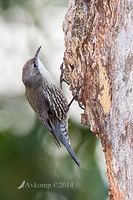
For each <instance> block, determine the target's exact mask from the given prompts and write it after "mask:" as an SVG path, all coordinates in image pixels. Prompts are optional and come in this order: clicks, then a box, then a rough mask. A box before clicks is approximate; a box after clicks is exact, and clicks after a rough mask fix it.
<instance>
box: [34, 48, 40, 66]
mask: <svg viewBox="0 0 133 200" xmlns="http://www.w3.org/2000/svg"><path fill="white" fill-rule="evenodd" d="M41 47H42V46H40V47H39V48H38V49H37V51H36V53H35V63H36V64H37V63H38V54H39V52H40V49H41Z"/></svg>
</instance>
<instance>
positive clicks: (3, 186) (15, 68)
mask: <svg viewBox="0 0 133 200" xmlns="http://www.w3.org/2000/svg"><path fill="white" fill-rule="evenodd" d="M68 4H69V1H68V0H63V1H62V0H0V24H1V27H0V60H1V62H0V200H9V199H14V200H16V199H19V200H21V199H23V200H29V199H32V200H74V199H75V200H107V199H108V187H109V183H108V178H107V173H106V165H105V158H104V154H103V152H102V148H101V145H100V141H99V139H97V138H96V137H95V136H94V135H93V134H92V132H91V131H90V130H89V128H88V127H83V126H82V125H81V124H80V114H81V113H82V110H81V109H80V108H79V107H78V105H77V102H74V103H73V105H72V108H71V109H70V120H69V133H70V139H71V143H72V147H73V150H74V152H75V154H76V155H77V157H78V159H79V161H80V163H81V167H80V168H79V167H78V166H77V165H76V164H75V163H74V162H73V160H72V159H71V157H70V156H69V154H68V153H67V151H66V150H65V148H64V147H63V146H62V148H61V149H60V150H59V149H58V148H57V147H56V145H55V144H54V142H53V140H52V138H51V136H50V134H49V133H48V132H47V130H46V129H45V128H44V127H43V125H42V124H41V122H40V121H39V120H38V119H37V117H36V115H35V114H34V112H33V111H32V109H31V108H30V106H29V104H28V102H27V100H26V97H25V95H24V86H23V84H22V81H21V71H22V67H23V65H24V63H25V62H26V61H27V60H28V59H29V58H31V57H33V56H34V53H35V51H36V49H37V48H38V47H39V45H42V47H43V48H42V50H41V53H40V58H41V60H42V61H43V63H45V65H46V68H47V69H48V70H49V71H50V72H51V74H52V75H53V77H54V79H56V80H57V81H58V80H59V75H60V64H61V62H62V58H63V52H64V39H63V38H64V35H63V31H62V22H63V20H64V16H65V13H66V11H67V8H68ZM63 88H64V93H65V94H66V96H67V99H68V100H70V99H71V97H72V96H71V92H70V91H69V88H68V86H66V85H65V84H63ZM22 183H23V187H22V188H21V186H22V185H21V184H22Z"/></svg>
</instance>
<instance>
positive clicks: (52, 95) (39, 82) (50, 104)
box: [22, 46, 80, 166]
mask: <svg viewBox="0 0 133 200" xmlns="http://www.w3.org/2000/svg"><path fill="white" fill-rule="evenodd" d="M40 49H41V46H40V47H39V48H38V49H37V51H36V53H35V56H34V57H33V58H31V59H29V60H28V61H27V62H26V63H25V65H24V66H23V70H22V81H23V83H24V85H25V93H26V96H27V99H28V102H29V104H30V105H31V107H32V109H33V110H34V111H35V113H36V114H37V116H38V118H39V119H40V121H41V122H42V124H43V125H44V126H45V127H46V129H47V130H48V131H49V133H50V134H51V136H52V138H53V140H54V142H55V143H56V145H57V146H58V147H59V148H60V147H61V144H60V142H61V143H62V144H63V145H64V146H65V148H66V149H67V151H68V152H69V154H70V155H71V157H72V159H73V160H74V161H75V163H76V164H77V165H78V166H80V162H79V161H78V159H77V157H76V155H75V153H74V152H73V150H72V147H71V142H70V139H69V135H68V111H69V107H70V104H68V102H67V99H66V97H65V96H64V94H63V92H62V90H61V88H60V87H58V86H57V84H56V83H55V81H54V79H53V77H52V76H51V74H50V73H49V72H48V70H47V69H46V68H45V67H44V65H43V63H42V62H41V61H40V59H39V52H40ZM71 102H72V101H71Z"/></svg>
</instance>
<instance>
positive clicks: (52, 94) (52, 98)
mask: <svg viewBox="0 0 133 200" xmlns="http://www.w3.org/2000/svg"><path fill="white" fill-rule="evenodd" d="M45 91H46V93H47V97H48V100H49V105H50V110H51V111H52V112H53V113H54V115H55V118H56V119H57V120H58V121H62V120H63V119H66V118H67V112H68V102H67V100H66V98H65V96H64V95H63V93H62V91H61V90H60V89H59V88H58V87H56V86H52V87H46V88H45Z"/></svg>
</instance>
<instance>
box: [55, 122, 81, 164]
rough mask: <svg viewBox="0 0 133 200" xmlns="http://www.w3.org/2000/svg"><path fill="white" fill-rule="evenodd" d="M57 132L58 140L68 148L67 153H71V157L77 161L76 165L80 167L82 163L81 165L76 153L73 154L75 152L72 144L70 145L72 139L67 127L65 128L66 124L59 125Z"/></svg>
mask: <svg viewBox="0 0 133 200" xmlns="http://www.w3.org/2000/svg"><path fill="white" fill-rule="evenodd" d="M56 131H57V137H58V139H59V140H60V141H61V142H62V144H63V145H64V146H65V147H66V149H67V151H68V152H69V154H70V155H71V157H72V159H73V160H74V161H75V163H76V164H77V165H78V166H80V163H79V161H78V159H77V157H76V155H75V153H74V152H73V150H72V148H71V143H70V139H69V136H68V130H67V126H65V124H64V123H63V122H60V123H57V125H56Z"/></svg>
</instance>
